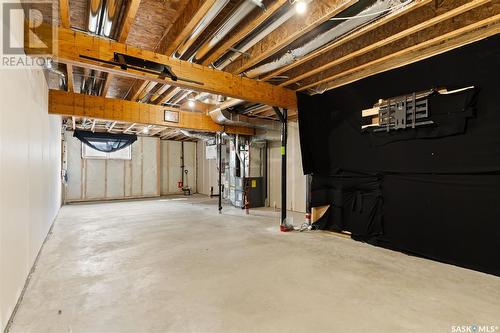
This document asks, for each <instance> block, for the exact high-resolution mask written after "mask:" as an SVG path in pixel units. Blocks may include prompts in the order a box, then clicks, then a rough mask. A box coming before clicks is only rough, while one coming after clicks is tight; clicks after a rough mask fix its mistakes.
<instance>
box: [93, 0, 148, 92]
mask: <svg viewBox="0 0 500 333" xmlns="http://www.w3.org/2000/svg"><path fill="white" fill-rule="evenodd" d="M140 3H141V0H131V1H129V3H128V4H127V9H126V11H125V15H124V19H123V23H122V26H121V29H120V33H119V34H118V38H117V40H118V42H120V43H125V42H126V41H127V37H128V34H129V32H130V28H131V27H132V24H133V23H134V21H135V16H136V14H137V10H138V9H139V5H140ZM112 79H113V74H111V73H108V74H107V75H106V78H105V79H104V83H103V88H102V89H101V96H104V97H106V94H107V93H108V89H109V86H110V84H111V80H112Z"/></svg>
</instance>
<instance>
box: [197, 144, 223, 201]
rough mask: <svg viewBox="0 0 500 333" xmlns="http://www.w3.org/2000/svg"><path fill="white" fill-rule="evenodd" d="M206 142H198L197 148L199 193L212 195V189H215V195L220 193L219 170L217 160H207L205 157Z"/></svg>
mask: <svg viewBox="0 0 500 333" xmlns="http://www.w3.org/2000/svg"><path fill="white" fill-rule="evenodd" d="M205 145H206V143H205V141H202V140H198V142H197V146H196V156H197V158H198V168H197V175H198V182H197V183H198V193H201V194H205V195H210V187H211V186H212V187H213V188H214V193H218V191H219V189H218V187H217V186H218V185H217V184H218V177H219V174H218V170H217V161H216V160H207V159H206V157H205Z"/></svg>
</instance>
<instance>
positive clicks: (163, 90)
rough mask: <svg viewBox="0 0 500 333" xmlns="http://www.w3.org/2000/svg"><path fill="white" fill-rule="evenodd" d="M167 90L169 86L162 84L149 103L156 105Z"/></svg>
mask: <svg viewBox="0 0 500 333" xmlns="http://www.w3.org/2000/svg"><path fill="white" fill-rule="evenodd" d="M168 88H170V86H169V85H168V84H164V85H163V86H162V87H161V88H160V89H158V91H157V92H155V93H154V94H153V96H151V99H150V101H151V103H153V104H158V101H160V100H161V97H160V96H161V95H163V94H164V93H165V92H166V91H167V90H168Z"/></svg>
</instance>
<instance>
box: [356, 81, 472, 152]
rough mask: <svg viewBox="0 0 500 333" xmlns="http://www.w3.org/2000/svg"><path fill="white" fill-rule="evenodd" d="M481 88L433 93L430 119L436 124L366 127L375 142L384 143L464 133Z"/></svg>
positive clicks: (429, 98)
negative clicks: (382, 128)
mask: <svg viewBox="0 0 500 333" xmlns="http://www.w3.org/2000/svg"><path fill="white" fill-rule="evenodd" d="M478 90H479V89H477V88H474V89H470V90H466V91H463V92H458V93H453V94H446V95H444V94H443V95H441V94H438V93H434V94H432V95H431V96H429V97H428V103H429V106H428V109H429V114H430V117H429V120H432V121H433V122H434V124H430V125H423V126H422V127H418V128H417V129H416V130H410V129H406V130H398V131H389V132H385V131H384V132H373V127H370V128H369V129H367V130H365V132H366V134H365V135H370V143H371V144H372V145H375V146H381V145H385V144H388V143H391V142H396V141H404V140H412V139H430V138H440V137H445V136H450V135H457V134H464V133H465V129H466V125H467V120H468V119H469V118H473V117H474V116H475V112H476V102H477V96H478ZM370 120H371V119H370Z"/></svg>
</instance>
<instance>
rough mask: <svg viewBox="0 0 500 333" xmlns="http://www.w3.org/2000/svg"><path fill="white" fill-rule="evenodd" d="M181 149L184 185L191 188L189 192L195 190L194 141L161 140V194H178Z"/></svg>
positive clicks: (180, 191)
mask: <svg viewBox="0 0 500 333" xmlns="http://www.w3.org/2000/svg"><path fill="white" fill-rule="evenodd" d="M182 151H184V171H187V174H186V173H184V186H188V187H190V188H191V193H196V191H197V172H196V161H197V156H196V142H181V141H170V140H162V141H161V173H160V177H161V179H160V183H161V194H162V195H166V194H180V193H182V190H181V189H180V188H179V187H178V182H179V181H181V172H182V168H181V166H182V159H181V156H182Z"/></svg>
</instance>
